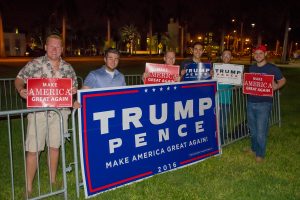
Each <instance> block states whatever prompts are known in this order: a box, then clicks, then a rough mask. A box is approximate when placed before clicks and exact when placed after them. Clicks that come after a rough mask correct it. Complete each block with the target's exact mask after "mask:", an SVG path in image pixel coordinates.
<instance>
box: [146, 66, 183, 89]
mask: <svg viewBox="0 0 300 200" xmlns="http://www.w3.org/2000/svg"><path fill="white" fill-rule="evenodd" d="M145 73H146V74H147V75H146V78H145V81H144V83H145V84H152V83H170V82H176V81H177V80H178V77H179V65H166V64H156V63H146V69H145Z"/></svg>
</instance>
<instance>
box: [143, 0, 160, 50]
mask: <svg viewBox="0 0 300 200" xmlns="http://www.w3.org/2000/svg"><path fill="white" fill-rule="evenodd" d="M160 3H161V2H160V1H159V0H147V1H145V6H144V9H142V13H143V15H144V16H145V20H146V21H147V22H148V23H149V53H150V56H151V54H152V41H153V38H152V37H153V23H156V22H158V21H159V20H161V18H162V14H161V13H162V11H163V7H162V6H161V5H160Z"/></svg>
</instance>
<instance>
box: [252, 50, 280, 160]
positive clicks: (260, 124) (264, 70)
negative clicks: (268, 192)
mask: <svg viewBox="0 0 300 200" xmlns="http://www.w3.org/2000/svg"><path fill="white" fill-rule="evenodd" d="M266 56H267V48H266V46H264V45H259V46H257V47H256V48H254V49H253V57H254V60H255V61H256V64H254V65H252V66H250V68H249V72H250V73H259V74H265V75H274V82H273V90H274V91H275V90H278V89H280V88H281V87H282V86H283V85H284V84H285V82H286V79H285V78H284V76H283V75H282V73H281V71H280V69H279V68H278V67H277V66H275V65H273V64H271V63H268V62H267V60H266ZM272 102H273V97H269V96H255V95H248V102H247V120H248V127H249V129H250V134H251V149H249V150H248V152H251V153H252V154H255V156H256V158H255V159H256V162H258V163H260V162H262V161H264V158H265V155H266V144H267V135H268V132H269V117H270V114H271V110H272Z"/></svg>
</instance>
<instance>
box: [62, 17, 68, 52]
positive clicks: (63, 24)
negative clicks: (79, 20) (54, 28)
mask: <svg viewBox="0 0 300 200" xmlns="http://www.w3.org/2000/svg"><path fill="white" fill-rule="evenodd" d="M62 45H63V52H62V55H63V56H65V55H66V48H67V46H66V16H65V15H63V19H62Z"/></svg>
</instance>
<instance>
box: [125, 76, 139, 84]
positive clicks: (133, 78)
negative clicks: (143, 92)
mask: <svg viewBox="0 0 300 200" xmlns="http://www.w3.org/2000/svg"><path fill="white" fill-rule="evenodd" d="M125 82H126V84H127V85H141V84H143V80H142V75H139V74H133V75H125Z"/></svg>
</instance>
